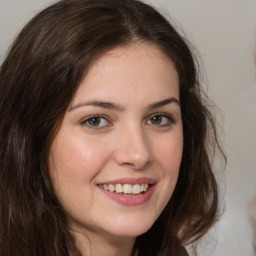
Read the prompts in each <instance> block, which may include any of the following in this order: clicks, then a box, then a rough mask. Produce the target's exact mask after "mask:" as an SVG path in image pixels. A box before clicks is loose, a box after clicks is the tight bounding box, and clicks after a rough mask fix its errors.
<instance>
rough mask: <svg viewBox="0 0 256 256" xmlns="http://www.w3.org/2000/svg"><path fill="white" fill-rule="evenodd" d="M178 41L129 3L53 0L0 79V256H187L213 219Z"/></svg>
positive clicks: (211, 139) (193, 101)
mask: <svg viewBox="0 0 256 256" xmlns="http://www.w3.org/2000/svg"><path fill="white" fill-rule="evenodd" d="M196 72H197V67H196V62H195V59H194V58H193V56H192V53H191V51H190V49H189V47H188V45H187V44H186V42H185V40H184V39H183V38H182V37H181V36H180V35H179V34H178V33H177V32H176V30H175V29H174V28H173V27H172V26H171V25H170V24H169V23H168V21H166V19H165V18H163V17H162V16H161V15H160V14H159V13H158V12H157V11H156V10H154V9H153V8H152V7H150V6H148V5H146V4H144V3H142V2H140V1H136V0H97V1H95V0H62V1H59V2H57V3H55V4H53V5H51V6H50V7H48V8H46V9H45V10H43V11H42V12H40V13H39V14H38V15H37V16H36V17H35V18H33V19H32V20H31V21H30V22H29V23H28V24H27V25H26V26H25V28H24V29H23V30H22V31H21V33H20V34H19V36H18V37H17V39H16V40H15V42H14V44H13V46H12V48H11V49H10V51H9V53H8V55H7V57H6V59H5V61H4V62H3V64H2V66H1V71H0V83H1V84H0V91H1V102H0V113H1V114H0V115H1V124H0V131H1V136H0V138H1V139H0V140H1V141H0V145H1V150H0V152H1V158H0V170H1V174H0V175H1V176H0V177H1V178H0V182H1V184H0V188H1V193H0V195H1V198H0V202H1V215H0V216H1V218H0V223H1V224H0V254H1V255H5V256H13V255H15V256H19V255H20V256H21V255H22V256H23V255H30V256H41V255H42V256H43V255H47V256H51V255H52V256H53V255H54V256H56V255H58V256H60V255H69V256H77V255H83V256H86V255H93V256H95V255H106V256H107V255H122V256H126V255H139V256H142V255H147V256H150V255H154V256H155V255H161V256H164V255H175V256H182V255H187V252H186V250H185V247H184V245H187V244H190V243H193V242H195V241H197V240H198V239H199V238H201V237H202V236H203V235H204V234H205V233H206V232H207V231H208V230H209V229H210V227H212V225H213V224H214V223H215V221H216V219H217V218H218V191H217V184H216V181H215V178H214V174H213V170H212V162H211V153H212V152H213V150H214V147H215V146H217V148H219V146H218V141H217V136H216V132H215V126H214V121H213V118H212V116H211V114H210V112H209V111H208V110H207V108H206V105H207V102H206V101H205V97H203V93H202V91H201V87H200V85H199V82H198V77H197V73H196Z"/></svg>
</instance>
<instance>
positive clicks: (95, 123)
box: [89, 117, 100, 126]
mask: <svg viewBox="0 0 256 256" xmlns="http://www.w3.org/2000/svg"><path fill="white" fill-rule="evenodd" d="M89 124H90V125H92V126H98V125H99V124H100V119H99V118H98V117H94V118H91V119H90V120H89Z"/></svg>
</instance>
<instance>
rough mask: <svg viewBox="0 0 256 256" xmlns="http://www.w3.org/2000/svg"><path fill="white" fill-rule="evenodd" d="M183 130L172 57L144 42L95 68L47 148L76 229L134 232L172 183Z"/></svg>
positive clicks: (150, 218) (147, 221)
mask: <svg viewBox="0 0 256 256" xmlns="http://www.w3.org/2000/svg"><path fill="white" fill-rule="evenodd" d="M182 147H183V133H182V121H181V112H180V105H179V80H178V74H177V72H176V69H175V67H174V64H173V63H172V62H171V61H170V59H168V58H167V57H166V56H165V55H164V54H163V53H162V52H161V51H160V50H158V48H156V47H154V46H152V45H148V44H145V43H136V44H133V45H130V46H127V47H120V48H115V49H113V50H111V51H109V52H107V53H106V54H104V55H103V56H102V57H101V58H100V59H99V60H98V61H97V62H96V63H95V64H94V65H93V66H92V68H91V69H90V71H89V73H88V74H87V75H86V77H85V78H84V80H83V81H82V83H81V84H80V86H79V89H78V91H77V93H76V95H75V97H74V100H73V101H72V102H71V104H70V107H69V109H68V110H67V112H66V113H65V116H64V120H63V123H62V125H61V127H60V130H59V131H58V133H57V135H56V137H55V139H54V141H53V143H52V146H51V150H50V175H51V178H52V182H53V186H54V189H55V192H56V195H57V196H58V198H59V200H60V203H61V205H62V206H63V208H64V209H65V211H66V213H67V216H68V219H69V222H70V225H71V227H72V228H73V230H76V231H79V232H82V233H85V234H86V235H87V236H90V234H106V235H111V236H125V237H136V236H138V235H140V234H142V233H144V232H146V231H147V230H148V229H149V228H150V227H151V226H152V224H153V223H154V222H155V221H156V219H157V218H158V216H159V215H160V214H161V212H162V211H163V209H164V207H165V206H166V204H167V202H168V201H169V199H170V197H171V196H172V193H173V190H174V188H175V185H176V182H177V178H178V174H179V167H180V162H181V156H182Z"/></svg>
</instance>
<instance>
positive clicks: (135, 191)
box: [132, 184, 140, 195]
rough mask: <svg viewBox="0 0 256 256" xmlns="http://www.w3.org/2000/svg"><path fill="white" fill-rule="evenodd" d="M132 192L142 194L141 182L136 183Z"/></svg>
mask: <svg viewBox="0 0 256 256" xmlns="http://www.w3.org/2000/svg"><path fill="white" fill-rule="evenodd" d="M132 193H133V194H135V195H136V194H140V185H139V184H136V185H134V186H133V187H132Z"/></svg>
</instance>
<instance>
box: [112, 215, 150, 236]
mask: <svg viewBox="0 0 256 256" xmlns="http://www.w3.org/2000/svg"><path fill="white" fill-rule="evenodd" d="M153 223H154V221H152V220H147V219H146V218H143V217H141V218H140V219H134V220H132V221H127V220H126V221H125V223H118V222H116V223H115V226H112V233H113V234H115V235H117V236H127V237H137V236H140V235H142V234H144V233H146V232H147V231H148V230H149V229H150V228H151V227H152V225H153ZM113 227H115V228H114V229H113Z"/></svg>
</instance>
